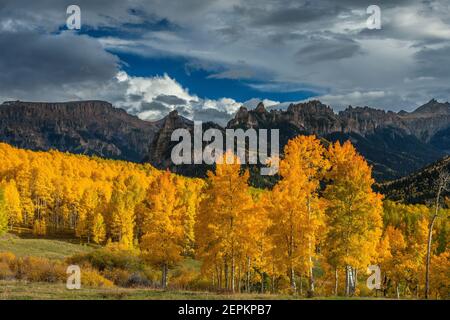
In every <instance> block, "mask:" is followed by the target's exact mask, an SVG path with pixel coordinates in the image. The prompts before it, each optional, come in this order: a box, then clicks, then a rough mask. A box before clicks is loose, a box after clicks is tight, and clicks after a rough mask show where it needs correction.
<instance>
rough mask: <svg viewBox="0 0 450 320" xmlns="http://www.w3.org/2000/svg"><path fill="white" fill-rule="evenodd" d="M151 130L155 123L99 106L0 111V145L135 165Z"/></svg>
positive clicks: (13, 106)
mask: <svg viewBox="0 0 450 320" xmlns="http://www.w3.org/2000/svg"><path fill="white" fill-rule="evenodd" d="M157 130H158V126H157V125H156V124H154V123H152V122H148V121H144V120H140V119H139V118H138V117H136V116H133V115H130V114H128V113H127V112H126V111H125V110H123V109H119V108H114V107H113V106H112V105H111V104H110V103H108V102H105V101H98V100H89V101H73V102H54V103H44V102H24V101H8V102H6V103H3V104H2V105H1V106H0V137H2V141H3V142H6V143H10V144H12V145H14V146H17V147H21V148H29V149H32V150H49V149H58V150H60V151H69V152H72V153H83V154H89V155H97V156H102V157H109V158H115V159H122V160H131V161H141V160H142V159H143V157H144V156H145V155H146V154H147V153H148V147H149V144H150V142H151V141H152V139H153V136H154V134H155V132H156V131H157Z"/></svg>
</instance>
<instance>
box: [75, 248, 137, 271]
mask: <svg viewBox="0 0 450 320" xmlns="http://www.w3.org/2000/svg"><path fill="white" fill-rule="evenodd" d="M68 262H69V263H70V264H78V265H82V264H84V263H89V264H90V265H91V266H92V267H94V268H95V269H98V270H100V271H104V270H112V269H117V268H119V269H127V270H133V271H134V270H142V269H143V268H144V263H143V262H142V260H141V259H140V258H139V256H138V254H137V253H135V252H134V251H127V250H114V249H111V248H103V249H98V250H95V251H93V252H91V253H87V254H78V255H74V256H72V257H71V258H69V259H68Z"/></svg>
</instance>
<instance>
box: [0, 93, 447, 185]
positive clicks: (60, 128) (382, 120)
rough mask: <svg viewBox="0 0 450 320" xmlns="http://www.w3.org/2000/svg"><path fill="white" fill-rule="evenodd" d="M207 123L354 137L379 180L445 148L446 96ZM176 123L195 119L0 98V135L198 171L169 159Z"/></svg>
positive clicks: (250, 114)
mask: <svg viewBox="0 0 450 320" xmlns="http://www.w3.org/2000/svg"><path fill="white" fill-rule="evenodd" d="M268 109H269V110H268ZM434 111H436V112H437V114H434V113H433V112H434ZM204 127H205V128H204V130H206V129H207V128H210V127H214V128H217V129H219V130H224V129H236V128H243V129H248V128H255V129H258V128H265V129H275V128H276V129H279V130H280V148H283V146H284V145H285V144H286V143H287V141H288V140H289V139H291V138H293V137H295V136H297V135H299V134H315V135H317V136H319V137H321V138H323V139H325V140H328V141H332V142H333V141H345V140H351V141H352V142H353V143H354V144H355V146H356V148H357V149H358V151H359V152H360V153H361V154H362V155H363V156H365V157H366V159H367V160H368V162H369V163H370V164H371V165H372V166H373V167H374V176H375V177H376V179H377V180H379V181H382V180H388V179H396V178H399V177H401V176H405V175H407V174H409V173H411V172H414V171H415V170H418V169H420V168H421V167H423V166H425V165H427V164H429V163H432V162H433V161H436V160H438V159H440V158H442V157H443V156H444V155H445V154H450V150H448V149H450V147H448V146H449V144H448V142H449V141H450V104H449V103H448V102H446V103H440V102H437V101H436V100H435V99H432V100H430V101H429V102H428V103H426V104H424V105H423V106H420V107H419V108H417V109H416V110H414V111H412V112H405V111H401V112H398V113H396V112H393V111H384V110H379V109H374V108H369V107H367V106H366V107H352V106H349V107H348V108H347V109H345V110H343V111H340V112H338V113H335V112H334V111H333V109H332V108H331V107H330V106H327V105H325V104H323V103H321V102H320V101H318V100H311V101H308V102H304V103H297V104H290V105H289V106H288V108H287V110H285V111H284V110H274V109H271V108H266V107H265V106H264V104H263V103H259V104H258V105H257V106H256V108H254V109H252V110H249V109H247V108H246V107H244V106H242V107H241V108H240V109H239V110H238V111H237V112H236V114H235V115H234V117H233V118H232V119H231V120H230V121H229V122H228V124H227V126H226V127H224V128H223V127H221V126H219V125H217V124H214V123H206V124H204ZM178 128H185V129H188V130H192V129H193V122H192V121H191V120H189V119H186V118H184V117H182V116H181V115H179V114H178V113H177V112H176V111H173V112H171V113H170V114H169V115H167V116H166V117H164V118H163V119H160V120H158V121H145V120H142V119H139V118H138V117H136V116H133V115H130V114H128V113H127V112H126V111H125V110H123V109H120V108H115V107H114V106H113V105H112V104H110V103H108V102H105V101H99V100H88V101H71V102H59V103H45V102H22V101H8V102H5V103H3V104H2V105H0V141H3V142H6V143H9V144H12V145H14V146H17V147H22V148H27V149H32V150H49V149H58V150H60V151H68V152H72V153H83V154H90V155H97V156H101V157H106V158H113V159H121V160H128V161H133V162H142V161H149V162H151V163H152V164H153V165H155V166H156V167H158V168H170V169H171V170H173V171H175V172H178V173H180V174H185V173H187V174H189V175H197V174H199V175H203V174H204V172H205V170H203V169H202V170H197V169H193V168H189V167H188V166H182V167H177V166H174V165H171V162H170V150H171V148H172V147H173V146H174V145H175V144H176V142H172V141H170V136H171V133H172V132H173V130H175V129H178ZM199 172H200V173H199Z"/></svg>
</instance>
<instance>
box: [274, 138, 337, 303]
mask: <svg viewBox="0 0 450 320" xmlns="http://www.w3.org/2000/svg"><path fill="white" fill-rule="evenodd" d="M284 153H285V156H284V159H283V160H282V161H281V163H280V175H281V177H282V179H281V181H280V182H279V183H278V184H277V185H276V186H275V188H274V190H273V195H272V206H273V207H272V208H271V210H270V212H271V213H270V215H269V217H270V219H271V220H272V226H271V228H270V235H271V237H272V238H273V241H274V243H275V246H274V248H275V256H277V261H278V263H281V264H283V265H284V266H285V267H286V270H287V273H288V276H289V279H290V285H291V289H292V291H293V293H295V292H296V291H297V287H296V281H295V270H296V269H298V270H300V272H302V273H304V274H307V276H308V279H309V294H310V295H312V294H313V293H314V277H313V260H314V256H315V252H316V244H317V233H318V230H319V229H320V228H321V226H323V224H324V202H323V201H322V200H321V199H319V196H318V191H319V186H320V179H321V178H322V177H323V174H324V172H325V170H326V169H327V167H328V162H327V160H326V159H325V157H324V154H325V149H324V148H323V147H322V145H321V144H320V141H319V140H317V139H316V137H314V136H298V137H297V138H295V139H292V140H290V141H289V142H288V144H287V145H286V147H285V149H284Z"/></svg>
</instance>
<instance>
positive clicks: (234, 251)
mask: <svg viewBox="0 0 450 320" xmlns="http://www.w3.org/2000/svg"><path fill="white" fill-rule="evenodd" d="M224 157H233V159H234V162H233V164H227V161H222V162H221V163H218V164H216V165H215V170H214V172H212V171H210V172H208V175H207V177H206V178H205V179H193V178H187V177H182V176H179V175H176V174H173V173H171V172H169V171H160V170H157V169H155V168H153V167H152V166H151V165H149V164H136V163H130V162H124V161H116V160H105V159H101V158H96V157H88V156H83V155H73V154H68V153H61V152H57V151H48V152H34V151H27V150H22V149H17V148H14V147H12V146H9V145H7V144H0V235H1V234H3V233H6V232H15V233H22V232H29V233H33V234H34V236H35V237H42V238H45V237H49V236H52V237H55V236H58V235H64V236H65V237H73V238H76V239H78V240H77V241H79V242H82V243H86V244H97V245H102V246H108V245H110V244H111V243H112V244H115V245H117V246H120V248H122V249H123V250H130V249H133V250H137V251H139V254H140V256H141V257H142V259H143V260H144V261H145V262H146V263H148V264H149V265H151V266H153V267H155V268H157V269H158V270H159V272H160V278H161V287H163V288H167V287H170V279H171V272H172V270H173V268H175V267H177V266H178V265H180V263H182V262H183V261H184V260H186V259H195V260H197V261H199V262H200V264H201V276H202V279H203V280H204V281H205V282H207V283H208V288H209V289H210V290H214V291H227V292H232V293H243V292H261V293H273V294H277V293H290V294H294V295H305V296H310V297H311V296H314V295H319V296H327V295H346V296H357V295H384V296H410V297H423V296H424V290H425V266H426V255H427V235H428V231H429V229H428V228H429V225H430V219H431V217H432V215H433V214H434V213H435V211H434V209H433V208H432V207H428V206H425V205H407V204H403V203H397V202H391V201H387V200H383V196H382V195H380V194H378V193H376V192H374V191H373V189H372V185H373V184H374V180H373V178H372V172H371V167H370V166H369V165H368V163H367V162H366V160H365V159H364V158H363V157H362V156H361V155H359V154H358V153H357V152H356V150H355V148H354V147H353V145H352V144H351V143H350V142H345V143H343V144H341V143H339V142H336V143H334V144H328V143H324V142H323V141H321V140H319V139H317V138H316V137H315V136H298V137H296V138H294V139H292V140H290V141H289V143H288V144H287V145H286V147H285V149H284V153H283V157H282V158H281V160H280V167H279V169H280V170H279V176H280V179H279V181H278V183H277V184H276V185H275V186H274V187H273V188H272V189H270V190H269V189H257V188H253V187H251V186H250V185H249V182H248V180H249V173H248V171H246V170H244V169H243V167H242V166H241V165H240V164H239V161H238V158H237V157H235V156H234V155H233V154H231V153H226V154H225V155H224ZM443 200H444V202H445V204H443V205H441V206H440V208H439V210H438V211H439V218H438V219H437V220H436V223H435V224H434V229H433V230H432V245H431V265H430V284H429V286H430V293H431V294H432V295H434V296H436V297H439V298H444V299H445V298H448V294H449V287H450V274H449V272H448V271H449V270H450V261H449V259H450V250H449V248H448V235H449V233H448V213H449V211H450V209H449V207H450V201H449V199H443ZM374 264H375V265H378V266H379V267H380V269H381V275H382V285H381V289H380V290H375V291H372V292H369V290H368V289H367V287H366V286H365V279H367V276H368V275H367V274H366V272H367V267H368V266H369V265H374Z"/></svg>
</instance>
